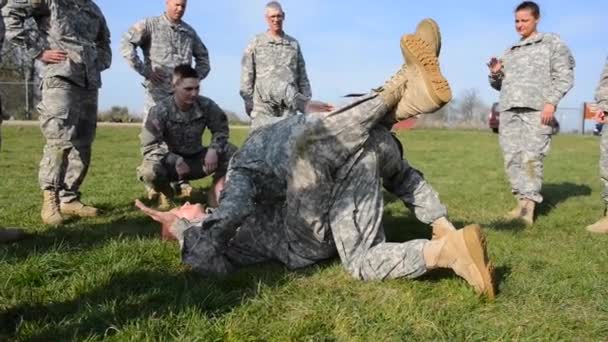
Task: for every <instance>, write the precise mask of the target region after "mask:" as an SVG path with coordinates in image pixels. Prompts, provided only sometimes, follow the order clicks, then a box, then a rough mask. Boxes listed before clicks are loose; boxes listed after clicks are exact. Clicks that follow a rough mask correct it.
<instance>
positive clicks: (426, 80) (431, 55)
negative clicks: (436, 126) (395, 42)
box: [395, 35, 452, 120]
mask: <svg viewBox="0 0 608 342" xmlns="http://www.w3.org/2000/svg"><path fill="white" fill-rule="evenodd" d="M401 51H402V53H403V57H404V58H405V60H406V65H407V67H406V68H405V72H404V73H405V77H406V79H407V89H406V91H405V93H404V94H403V97H402V99H401V101H400V102H399V104H398V105H397V109H396V110H395V115H396V119H397V120H406V119H409V118H411V117H414V116H417V115H420V114H425V113H433V112H436V111H437V110H439V109H441V107H443V106H444V105H445V104H447V103H448V102H450V100H451V99H452V90H451V89H450V85H449V83H448V81H447V80H446V79H445V77H443V75H442V74H441V70H440V69H439V60H438V59H437V56H436V55H435V51H434V50H433V48H432V47H431V45H430V44H429V43H427V42H426V41H424V40H423V39H421V38H419V37H417V36H414V35H404V36H403V37H402V38H401Z"/></svg>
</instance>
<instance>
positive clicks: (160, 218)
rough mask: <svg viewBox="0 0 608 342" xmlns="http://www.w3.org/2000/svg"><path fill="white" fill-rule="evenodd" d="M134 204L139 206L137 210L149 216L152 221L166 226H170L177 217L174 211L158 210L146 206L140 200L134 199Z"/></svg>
mask: <svg viewBox="0 0 608 342" xmlns="http://www.w3.org/2000/svg"><path fill="white" fill-rule="evenodd" d="M135 206H136V207H137V208H139V210H141V211H143V212H144V214H146V215H148V216H150V217H151V218H152V219H153V220H154V221H156V222H159V223H160V224H162V225H163V227H164V226H167V227H171V226H172V225H173V224H174V223H175V222H177V220H179V217H178V216H177V215H175V214H174V213H172V212H170V211H167V212H164V211H158V210H154V209H152V208H149V207H147V206H146V205H145V204H143V203H141V201H140V200H135Z"/></svg>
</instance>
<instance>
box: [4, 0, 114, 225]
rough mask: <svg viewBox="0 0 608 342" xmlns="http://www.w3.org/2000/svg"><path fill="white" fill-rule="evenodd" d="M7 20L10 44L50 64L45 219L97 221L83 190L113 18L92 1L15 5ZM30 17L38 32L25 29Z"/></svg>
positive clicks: (31, 0) (13, 0)
mask: <svg viewBox="0 0 608 342" xmlns="http://www.w3.org/2000/svg"><path fill="white" fill-rule="evenodd" d="M3 16H4V20H5V23H6V36H7V39H8V40H9V41H11V42H13V43H16V44H19V45H21V46H23V47H24V48H25V51H26V54H27V56H28V57H29V58H31V59H38V60H40V61H41V62H42V63H43V64H44V69H43V71H42V101H41V103H40V105H39V107H38V110H39V112H40V127H41V129H42V134H43V135H44V138H45V139H46V145H45V146H44V151H43V155H42V161H41V162H40V173H39V180H40V186H41V188H42V190H43V193H44V200H43V204H42V212H41V216H42V221H43V222H44V223H45V224H49V225H60V224H62V223H63V221H64V216H66V215H74V216H80V217H86V216H97V214H98V210H97V208H94V207H90V206H86V205H84V204H82V202H81V201H80V195H81V194H80V191H79V190H80V185H81V184H82V182H83V181H84V178H85V176H86V174H87V170H88V169H89V164H90V161H91V145H92V143H93V140H94V138H95V130H96V127H97V100H98V94H99V88H100V87H101V71H103V70H106V69H108V68H109V67H110V64H111V62H112V51H111V49H110V32H109V30H108V27H107V25H106V20H105V18H104V16H103V14H102V12H101V10H100V9H99V7H97V5H96V4H95V3H94V2H93V1H91V0H36V1H35V0H9V2H8V5H7V6H6V8H4V10H3ZM29 18H32V19H33V20H34V21H35V22H36V27H35V28H34V29H28V28H26V26H25V25H24V22H25V21H26V20H27V19H29Z"/></svg>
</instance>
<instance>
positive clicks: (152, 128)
mask: <svg viewBox="0 0 608 342" xmlns="http://www.w3.org/2000/svg"><path fill="white" fill-rule="evenodd" d="M199 80H200V77H199V75H198V73H197V71H196V70H194V69H193V68H192V67H190V66H189V65H180V66H177V67H176V68H175V70H174V72H173V79H172V87H173V96H170V97H167V98H166V99H164V100H163V101H161V102H159V103H158V104H157V105H156V106H154V107H152V109H151V110H150V113H149V115H148V117H147V118H146V121H145V123H144V126H143V129H142V133H141V135H140V139H141V145H142V147H141V148H142V154H143V162H142V164H141V165H140V166H139V168H138V169H137V174H138V178H139V179H140V180H141V181H142V182H144V183H145V184H146V185H147V186H148V187H149V188H151V189H154V190H155V191H156V192H158V193H159V194H160V196H159V207H161V208H162V207H165V208H166V207H168V206H169V201H168V199H170V198H171V197H172V196H173V189H172V187H171V185H170V183H171V182H176V181H184V180H194V179H201V178H204V177H207V176H209V175H213V179H214V180H213V184H214V186H213V187H214V188H215V187H216V185H217V184H222V183H223V178H224V176H225V174H226V170H227V168H228V161H229V160H230V157H231V156H232V154H233V153H234V151H235V150H236V147H235V146H233V145H231V144H230V143H228V119H227V117H226V114H225V113H224V112H223V111H222V109H220V107H219V106H218V105H217V104H216V103H215V102H213V101H212V100H211V99H209V98H206V97H204V96H199V91H200V81H199ZM206 128H209V129H210V130H211V134H212V138H211V144H210V145H209V146H208V147H206V146H203V145H202V142H201V139H202V136H203V132H204V131H205V129H206ZM214 193H215V192H214V191H211V192H210V194H211V195H213V194H214ZM210 197H211V198H210V202H211V203H209V205H212V206H213V205H214V204H215V203H214V202H215V196H210Z"/></svg>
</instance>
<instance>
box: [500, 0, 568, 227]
mask: <svg viewBox="0 0 608 342" xmlns="http://www.w3.org/2000/svg"><path fill="white" fill-rule="evenodd" d="M539 21H540V8H539V7H538V5H537V4H536V3H534V2H532V1H524V2H522V3H521V4H520V5H519V6H517V8H516V10H515V28H516V30H517V32H518V33H519V35H520V36H521V39H520V40H519V41H518V42H517V43H515V44H514V45H513V46H511V48H509V49H508V50H507V51H506V52H505V54H504V55H503V56H502V57H501V59H500V60H499V59H497V58H492V59H491V60H490V62H489V63H488V66H489V68H490V77H489V80H490V84H491V86H492V87H493V88H494V89H496V90H498V91H500V104H499V111H500V130H499V131H500V138H499V139H500V146H501V148H502V151H503V155H504V166H505V169H506V173H507V177H508V178H509V181H510V183H511V191H512V193H513V194H514V195H515V197H516V199H517V201H518V203H517V206H516V207H515V209H513V210H512V211H511V212H509V213H508V214H507V217H508V218H509V219H521V220H523V221H524V222H525V223H526V224H529V225H531V224H532V223H533V222H534V209H535V206H536V204H537V203H541V202H542V201H543V197H542V195H541V193H540V191H541V188H542V183H543V160H544V158H545V156H546V155H547V154H548V153H549V148H550V145H551V135H552V134H553V126H554V125H555V110H556V108H557V105H558V103H559V102H560V101H561V99H562V98H563V97H564V96H565V95H566V93H567V92H568V91H569V90H570V89H571V88H572V86H573V84H574V58H573V57H572V53H571V52H570V49H569V48H568V47H567V46H566V44H565V43H564V42H563V41H562V40H561V39H560V38H559V37H558V36H557V35H556V34H553V33H540V32H538V31H537V25H538V23H539Z"/></svg>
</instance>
